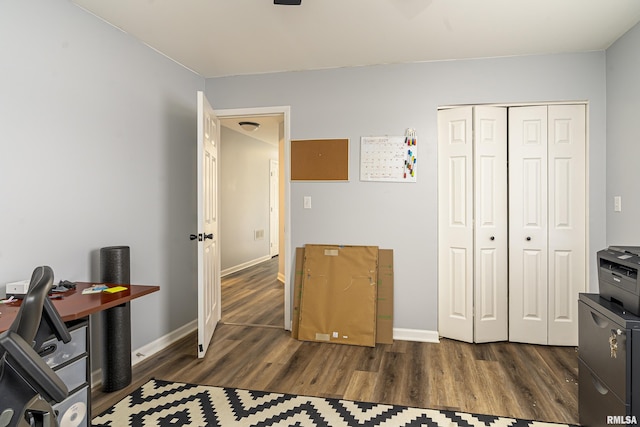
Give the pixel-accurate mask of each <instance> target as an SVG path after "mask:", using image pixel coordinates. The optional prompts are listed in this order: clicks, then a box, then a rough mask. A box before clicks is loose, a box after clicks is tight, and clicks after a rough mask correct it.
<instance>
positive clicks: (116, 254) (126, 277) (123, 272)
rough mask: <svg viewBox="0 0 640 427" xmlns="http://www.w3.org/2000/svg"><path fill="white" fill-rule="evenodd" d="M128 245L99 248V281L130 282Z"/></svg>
mask: <svg viewBox="0 0 640 427" xmlns="http://www.w3.org/2000/svg"><path fill="white" fill-rule="evenodd" d="M129 270H130V263H129V246H109V247H106V248H102V249H100V281H101V282H104V283H123V284H126V285H128V284H130V283H131V279H130V271H129Z"/></svg>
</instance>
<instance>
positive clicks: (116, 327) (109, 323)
mask: <svg viewBox="0 0 640 427" xmlns="http://www.w3.org/2000/svg"><path fill="white" fill-rule="evenodd" d="M100 281H101V282H104V283H117V284H124V285H128V284H130V263H129V247H128V246H109V247H106V248H102V249H100ZM131 378H132V376H131V311H130V307H129V303H125V304H121V305H119V306H116V307H112V308H110V309H108V310H105V311H103V312H102V390H103V391H105V392H112V391H116V390H120V389H122V388H124V387H126V386H128V385H129V384H131Z"/></svg>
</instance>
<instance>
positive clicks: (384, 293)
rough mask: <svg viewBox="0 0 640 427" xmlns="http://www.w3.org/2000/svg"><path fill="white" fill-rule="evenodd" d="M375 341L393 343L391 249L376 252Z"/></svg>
mask: <svg viewBox="0 0 640 427" xmlns="http://www.w3.org/2000/svg"><path fill="white" fill-rule="evenodd" d="M377 319H378V321H377V323H376V342H377V343H380V344H393V250H391V249H380V251H379V252H378V314H377Z"/></svg>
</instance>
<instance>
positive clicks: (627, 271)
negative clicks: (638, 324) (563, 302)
mask: <svg viewBox="0 0 640 427" xmlns="http://www.w3.org/2000/svg"><path fill="white" fill-rule="evenodd" d="M639 269H640V246H609V247H608V248H607V249H603V250H601V251H598V282H599V285H600V296H601V297H603V298H605V299H606V300H608V301H611V302H614V303H616V304H619V305H621V306H622V307H623V308H624V309H625V310H627V311H629V312H630V313H633V314H635V315H636V316H640V282H639V281H638V279H639V278H640V275H639V274H638V270H639Z"/></svg>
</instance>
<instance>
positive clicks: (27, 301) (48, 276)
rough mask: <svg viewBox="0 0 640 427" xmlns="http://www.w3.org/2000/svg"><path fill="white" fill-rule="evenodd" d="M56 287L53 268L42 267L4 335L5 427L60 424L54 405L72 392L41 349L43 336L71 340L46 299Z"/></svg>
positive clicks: (0, 411)
mask: <svg viewBox="0 0 640 427" xmlns="http://www.w3.org/2000/svg"><path fill="white" fill-rule="evenodd" d="M52 285H53V271H52V270H51V268H50V267H46V266H44V267H37V268H36V269H35V270H34V271H33V274H32V276H31V282H30V284H29V291H28V292H27V295H25V297H24V300H23V301H22V305H21V306H20V310H19V311H18V314H17V315H16V318H15V320H14V321H13V323H12V324H11V326H10V328H9V330H7V331H6V332H3V333H2V334H0V396H1V397H0V427H14V426H17V427H22V426H57V425H58V422H57V420H56V414H55V412H54V410H53V408H52V406H51V405H53V404H56V403H58V402H61V401H63V400H64V399H65V398H66V397H67V395H68V393H69V392H68V390H67V387H66V385H65V384H64V382H62V380H61V379H60V377H58V375H57V374H56V373H55V372H54V371H53V369H51V368H50V367H49V366H48V365H47V364H46V363H45V362H44V361H43V360H42V358H41V357H40V356H39V355H38V352H37V351H38V350H39V349H40V346H41V345H42V342H39V339H38V337H39V336H40V335H45V334H46V335H47V336H48V335H50V333H51V332H54V333H55V334H56V336H58V338H59V339H63V340H64V341H66V342H68V341H69V340H70V339H71V336H70V334H69V331H68V330H67V328H66V326H65V324H64V322H63V321H62V319H61V318H60V315H59V314H58V312H57V310H56V309H55V307H54V306H53V304H51V301H50V300H49V298H47V294H48V293H49V290H50V289H51V287H52ZM43 312H44V316H43ZM42 330H44V332H43V333H39V331H42ZM40 340H42V338H41V339H40Z"/></svg>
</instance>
